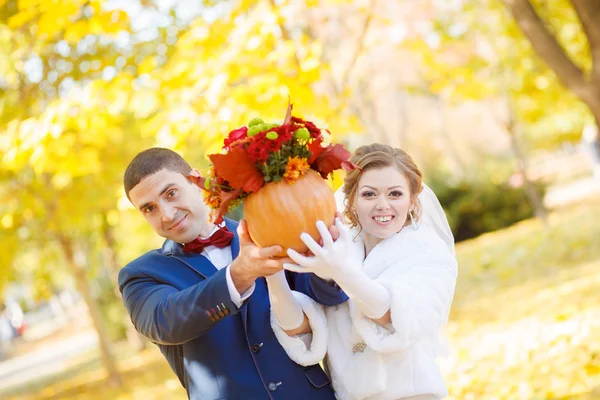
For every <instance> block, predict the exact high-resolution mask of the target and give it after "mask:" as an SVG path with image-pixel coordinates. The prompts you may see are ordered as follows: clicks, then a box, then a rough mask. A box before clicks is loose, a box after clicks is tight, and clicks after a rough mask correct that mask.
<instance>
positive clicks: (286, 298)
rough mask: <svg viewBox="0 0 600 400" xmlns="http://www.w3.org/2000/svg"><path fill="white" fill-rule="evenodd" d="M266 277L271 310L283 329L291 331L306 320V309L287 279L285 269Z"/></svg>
mask: <svg viewBox="0 0 600 400" xmlns="http://www.w3.org/2000/svg"><path fill="white" fill-rule="evenodd" d="M265 279H266V280H267V285H268V287H269V300H270V301H271V311H273V315H275V320H276V321H277V323H278V324H279V326H280V327H281V329H283V330H286V331H289V330H292V329H296V328H298V327H299V326H300V325H302V322H304V311H302V307H300V304H298V301H297V300H296V298H295V297H294V294H293V293H292V290H291V289H290V286H289V284H288V282H287V279H285V271H279V272H277V273H275V274H273V275H270V276H267V277H266V278H265Z"/></svg>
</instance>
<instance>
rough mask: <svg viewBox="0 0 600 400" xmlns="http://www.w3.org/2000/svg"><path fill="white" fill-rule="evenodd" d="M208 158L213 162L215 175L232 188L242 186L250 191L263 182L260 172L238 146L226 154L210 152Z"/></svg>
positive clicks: (256, 188)
mask: <svg viewBox="0 0 600 400" xmlns="http://www.w3.org/2000/svg"><path fill="white" fill-rule="evenodd" d="M208 158H209V159H210V161H212V163H213V166H214V168H215V175H217V176H219V177H221V178H223V179H225V180H226V181H227V182H229V185H230V186H231V187H232V188H234V189H239V188H242V189H244V191H245V192H248V193H252V192H255V191H257V190H258V189H260V188H261V187H263V185H264V184H265V177H264V176H263V174H262V172H260V170H259V169H258V168H257V167H256V165H254V163H253V162H252V161H250V159H249V158H248V155H247V154H246V152H245V151H244V150H243V149H241V148H239V147H236V148H233V149H231V150H230V151H229V152H228V153H227V154H211V155H209V156H208Z"/></svg>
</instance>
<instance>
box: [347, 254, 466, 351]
mask: <svg viewBox="0 0 600 400" xmlns="http://www.w3.org/2000/svg"><path fill="white" fill-rule="evenodd" d="M401 262H402V263H406V262H408V263H410V264H411V265H410V267H409V268H408V269H405V268H394V267H391V268H389V269H388V270H386V271H385V272H384V273H383V274H382V275H381V276H380V277H379V278H377V279H376V281H377V282H379V283H380V284H381V285H382V286H384V287H385V288H386V289H387V290H388V291H389V293H390V297H391V301H390V313H391V319H392V323H391V326H390V324H388V325H387V326H385V327H383V326H381V325H378V324H376V323H375V322H373V320H371V319H369V318H367V317H366V316H365V315H363V314H362V313H361V312H360V310H359V309H358V307H356V306H355V305H354V304H352V302H350V303H349V306H350V314H351V317H352V321H353V323H354V326H355V327H356V330H357V332H358V333H359V334H360V336H361V337H362V338H363V339H364V341H365V343H366V344H367V346H369V347H370V348H372V349H373V350H375V351H378V352H395V351H402V350H404V349H406V348H407V347H409V346H411V345H412V344H414V343H415V342H417V341H419V340H420V339H422V338H424V337H431V338H434V339H435V338H437V336H438V335H439V332H440V329H441V328H442V327H443V326H444V325H445V323H446V321H447V319H448V313H449V311H450V305H451V304H452V298H453V296H454V288H455V285H456V276H457V265H456V259H455V258H454V257H452V256H450V254H449V253H447V252H445V251H442V252H440V251H433V250H425V251H424V252H422V253H419V254H418V255H415V256H412V257H410V258H409V259H405V260H403V261H401ZM395 270H396V271H402V272H400V273H398V272H396V271H395Z"/></svg>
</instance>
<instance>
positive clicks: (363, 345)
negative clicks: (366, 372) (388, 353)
mask: <svg viewBox="0 0 600 400" xmlns="http://www.w3.org/2000/svg"><path fill="white" fill-rule="evenodd" d="M366 348H367V344H366V343H364V342H359V343H356V344H355V345H354V346H353V347H352V354H356V353H362V352H363V351H365V349H366Z"/></svg>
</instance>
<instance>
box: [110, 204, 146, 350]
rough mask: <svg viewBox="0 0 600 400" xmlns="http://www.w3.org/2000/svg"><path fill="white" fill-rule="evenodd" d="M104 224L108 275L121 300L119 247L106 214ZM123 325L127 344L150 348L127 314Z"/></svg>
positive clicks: (138, 347)
mask: <svg viewBox="0 0 600 400" xmlns="http://www.w3.org/2000/svg"><path fill="white" fill-rule="evenodd" d="M102 222H103V223H102V235H103V236H104V241H105V242H106V248H105V249H104V263H105V265H106V266H107V268H108V274H109V276H110V279H111V281H112V283H113V289H114V293H115V296H116V297H117V298H118V299H120V298H121V292H120V291H119V282H118V280H119V278H118V276H119V267H118V263H117V257H116V248H117V247H116V241H115V235H114V232H113V228H112V227H111V226H110V224H109V223H108V217H107V215H106V213H104V214H103V215H102ZM123 324H124V326H125V335H126V336H127V342H129V345H130V346H131V347H132V348H134V349H135V350H136V351H142V350H144V349H145V348H146V347H147V346H148V340H147V339H146V338H145V337H144V336H143V335H142V334H141V333H139V332H138V331H137V330H136V329H135V327H134V326H133V323H132V322H131V319H129V316H128V315H127V313H125V316H124V318H123Z"/></svg>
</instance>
